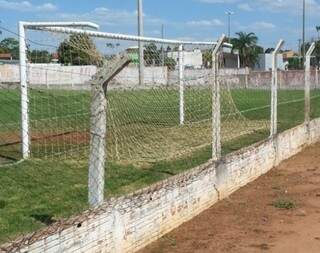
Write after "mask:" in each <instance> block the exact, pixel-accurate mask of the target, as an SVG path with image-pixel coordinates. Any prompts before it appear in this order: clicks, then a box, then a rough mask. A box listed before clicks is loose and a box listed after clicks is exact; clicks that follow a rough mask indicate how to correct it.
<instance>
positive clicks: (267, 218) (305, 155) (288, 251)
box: [140, 144, 320, 253]
mask: <svg viewBox="0 0 320 253" xmlns="http://www.w3.org/2000/svg"><path fill="white" fill-rule="evenodd" d="M279 199H285V200H289V201H293V203H295V207H294V208H292V209H281V208H277V207H275V206H274V203H277V200H279ZM150 252H154V253H158V252H159V253H160V252H161V253H165V252H181V253H182V252H183V253H187V252H213V253H214V252H236V253H244V252H245V253H247V252H248V253H250V252H276V253H279V252H281V253H317V252H320V144H317V145H315V146H313V147H310V148H307V149H306V150H304V151H303V152H302V153H300V154H298V155H297V156H295V157H293V158H292V159H290V160H288V161H285V162H283V163H282V164H280V165H279V166H278V167H277V168H274V169H273V170H271V171H270V172H269V173H268V174H266V175H264V176H262V177H260V178H259V179H257V180H256V181H255V182H253V183H251V184H249V185H247V186H246V187H243V188H242V189H240V190H239V191H237V192H236V193H234V194H233V195H231V196H230V197H229V198H227V199H225V200H223V201H220V202H219V203H217V204H216V205H214V206H213V207H211V208H210V209H208V210H207V211H205V212H203V213H202V214H200V215H199V216H197V217H195V218H194V219H193V220H191V221H189V222H187V223H185V224H183V225H182V226H181V227H179V228H177V229H175V230H174V231H172V232H171V233H169V234H167V235H165V236H164V237H162V238H161V239H160V240H158V241H157V242H155V243H153V244H151V245H150V246H148V247H146V248H145V249H143V250H142V251H140V253H150Z"/></svg>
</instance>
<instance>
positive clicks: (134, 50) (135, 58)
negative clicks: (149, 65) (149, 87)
mask: <svg viewBox="0 0 320 253" xmlns="http://www.w3.org/2000/svg"><path fill="white" fill-rule="evenodd" d="M126 53H127V54H128V56H129V58H130V59H131V62H132V63H134V64H137V63H139V47H138V46H133V47H128V48H127V49H126Z"/></svg>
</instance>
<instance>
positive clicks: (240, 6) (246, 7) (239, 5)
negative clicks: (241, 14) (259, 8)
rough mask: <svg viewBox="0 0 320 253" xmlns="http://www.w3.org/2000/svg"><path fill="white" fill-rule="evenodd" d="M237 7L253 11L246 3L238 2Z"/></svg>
mask: <svg viewBox="0 0 320 253" xmlns="http://www.w3.org/2000/svg"><path fill="white" fill-rule="evenodd" d="M237 7H238V8H239V9H240V10H243V11H253V8H252V7H251V6H250V5H249V4H248V3H241V4H238V5H237Z"/></svg>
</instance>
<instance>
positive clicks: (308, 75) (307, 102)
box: [304, 42, 316, 126]
mask: <svg viewBox="0 0 320 253" xmlns="http://www.w3.org/2000/svg"><path fill="white" fill-rule="evenodd" d="M315 47H316V43H315V42H313V43H312V44H311V46H310V48H309V50H308V52H307V54H306V63H305V76H304V80H305V86H304V119H305V124H307V126H309V123H310V83H311V70H310V61H311V55H312V53H313V51H314V49H315Z"/></svg>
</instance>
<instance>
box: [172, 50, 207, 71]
mask: <svg viewBox="0 0 320 253" xmlns="http://www.w3.org/2000/svg"><path fill="white" fill-rule="evenodd" d="M167 57H169V58H172V59H174V60H175V61H176V62H179V51H178V50H173V51H169V52H167ZM182 57H183V66H184V67H185V68H191V69H201V68H202V65H203V61H202V51H201V50H200V49H193V50H183V51H182Z"/></svg>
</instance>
